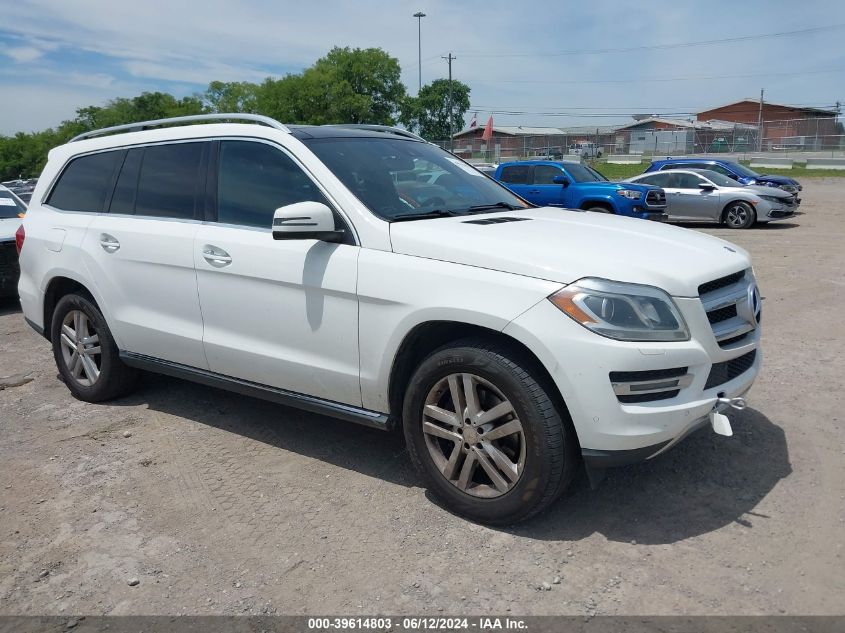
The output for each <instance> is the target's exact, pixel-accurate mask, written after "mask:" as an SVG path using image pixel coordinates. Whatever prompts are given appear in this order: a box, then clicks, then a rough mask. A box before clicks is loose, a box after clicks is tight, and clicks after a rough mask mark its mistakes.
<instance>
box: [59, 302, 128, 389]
mask: <svg viewBox="0 0 845 633" xmlns="http://www.w3.org/2000/svg"><path fill="white" fill-rule="evenodd" d="M50 340H51V341H52V342H53V357H54V358H55V360H56V366H57V367H58V369H59V374H60V375H61V377H62V379H63V380H64V382H65V384H66V385H67V387H68V389H70V392H71V393H72V394H73V395H74V397H76V398H78V399H80V400H84V401H85V402H102V401H103V400H110V399H112V398H119V397H120V396H124V395H126V394H127V393H129V392H130V391H131V390H132V388H133V387H134V386H135V382H136V380H137V378H138V371H137V370H135V369H133V368H131V367H128V366H127V365H125V364H124V363H123V362H122V361H121V360H120V356H119V353H118V349H117V345H116V344H115V342H114V339H113V338H112V335H111V332H110V331H109V328H108V325H106V320H105V318H104V317H103V314H102V313H101V312H100V310H99V309H98V308H97V306H96V305H95V304H94V302H93V301H91V300H90V299H89V298H88V297H84V296H82V295H78V294H69V295H65V296H64V297H62V298H61V299H60V300H59V302H58V304H57V305H56V309H55V310H54V311H53V322H52V324H51V327H50Z"/></svg>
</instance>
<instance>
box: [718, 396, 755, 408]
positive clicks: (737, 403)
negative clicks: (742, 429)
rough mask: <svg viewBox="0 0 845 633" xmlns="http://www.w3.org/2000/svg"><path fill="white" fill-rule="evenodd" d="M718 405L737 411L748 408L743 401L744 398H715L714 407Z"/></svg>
mask: <svg viewBox="0 0 845 633" xmlns="http://www.w3.org/2000/svg"><path fill="white" fill-rule="evenodd" d="M720 404H726V405H728V406H729V407H730V408H732V409H736V410H737V411H742V410H743V409H745V408H747V407H748V403H747V402H746V401H745V398H717V399H716V405H717V406H718V405H720Z"/></svg>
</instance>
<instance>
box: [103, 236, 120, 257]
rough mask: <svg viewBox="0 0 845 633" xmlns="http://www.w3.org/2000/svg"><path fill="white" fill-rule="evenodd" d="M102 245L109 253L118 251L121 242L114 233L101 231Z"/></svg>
mask: <svg viewBox="0 0 845 633" xmlns="http://www.w3.org/2000/svg"><path fill="white" fill-rule="evenodd" d="M100 246H102V247H103V250H104V251H106V252H107V253H116V252H117V251H118V250H120V242H118V241H117V238H116V237H115V236H114V235H109V234H108V233H100Z"/></svg>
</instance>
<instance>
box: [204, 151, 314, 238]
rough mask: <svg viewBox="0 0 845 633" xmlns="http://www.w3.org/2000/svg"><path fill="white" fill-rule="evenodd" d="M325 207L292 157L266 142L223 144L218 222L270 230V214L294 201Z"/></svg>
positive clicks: (219, 178)
mask: <svg viewBox="0 0 845 633" xmlns="http://www.w3.org/2000/svg"><path fill="white" fill-rule="evenodd" d="M307 200H311V201H314V202H322V203H323V204H328V201H327V200H326V199H325V197H324V196H323V194H322V193H320V190H319V189H317V186H316V185H315V184H314V183H313V182H312V181H311V179H310V178H309V177H308V176H307V175H306V174H305V172H304V171H302V169H301V168H300V167H299V165H297V164H296V163H295V162H294V161H293V159H292V158H290V157H289V156H288V155H287V154H285V153H284V152H282V151H281V150H279V149H276V148H274V147H271V146H270V145H267V144H265V143H257V142H252V141H222V142H221V143H220V168H219V173H218V177H217V221H218V222H222V223H225V224H243V225H246V226H258V227H262V228H267V229H269V228H270V227H271V226H272V224H273V212H274V211H275V210H276V209H278V208H279V207H283V206H285V205H288V204H293V203H295V202H305V201H307Z"/></svg>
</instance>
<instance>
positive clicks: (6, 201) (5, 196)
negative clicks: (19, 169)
mask: <svg viewBox="0 0 845 633" xmlns="http://www.w3.org/2000/svg"><path fill="white" fill-rule="evenodd" d="M25 212H26V207H25V206H24V205H23V204H21V202H20V201H19V200H18V199H17V198H15V196H14V195H13V194H12V193H11V192H10V191H0V219H4V220H7V219H9V218H17V217H20V214H21V213H25Z"/></svg>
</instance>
